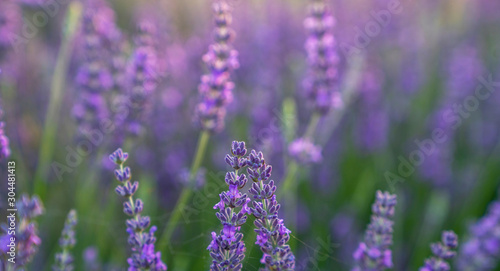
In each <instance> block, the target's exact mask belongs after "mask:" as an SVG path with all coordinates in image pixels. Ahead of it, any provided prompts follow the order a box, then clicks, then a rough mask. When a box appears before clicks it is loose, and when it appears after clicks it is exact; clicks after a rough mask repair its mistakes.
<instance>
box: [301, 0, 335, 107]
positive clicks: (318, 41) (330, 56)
mask: <svg viewBox="0 0 500 271" xmlns="http://www.w3.org/2000/svg"><path fill="white" fill-rule="evenodd" d="M334 25H335V19H334V18H333V16H332V15H331V13H330V10H329V8H328V6H327V4H326V3H325V1H324V0H312V2H311V3H310V6H309V16H308V17H307V18H306V20H305V21H304V26H305V28H306V30H307V32H308V34H309V36H308V38H307V40H306V44H305V47H306V51H307V58H308V63H309V71H308V76H307V79H306V81H305V86H306V90H307V96H308V98H309V99H310V100H311V101H312V102H313V104H314V108H315V110H316V111H317V112H318V113H320V114H326V113H328V111H329V110H330V109H331V108H332V107H340V105H341V97H340V92H339V90H338V84H337V80H338V69H337V65H338V62H339V57H338V55H337V49H336V46H337V45H336V41H335V37H334V35H333V27H334Z"/></svg>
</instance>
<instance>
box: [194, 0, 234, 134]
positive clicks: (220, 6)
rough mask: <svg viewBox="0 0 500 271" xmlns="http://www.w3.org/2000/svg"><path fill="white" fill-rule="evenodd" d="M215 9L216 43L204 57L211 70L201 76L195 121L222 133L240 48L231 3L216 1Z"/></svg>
mask: <svg viewBox="0 0 500 271" xmlns="http://www.w3.org/2000/svg"><path fill="white" fill-rule="evenodd" d="M213 9H214V12H215V32H214V43H213V44H212V45H210V46H209V49H208V53H206V54H205V55H204V56H203V61H204V62H205V64H206V65H207V68H208V70H209V73H207V74H205V75H203V76H202V77H201V84H200V85H199V87H198V90H199V93H200V97H201V101H200V103H199V104H198V105H197V107H196V110H195V121H196V122H197V123H198V124H199V125H200V127H201V128H202V129H203V130H207V131H210V132H219V131H221V130H222V129H223V128H224V117H225V115H226V106H227V105H228V104H229V103H231V101H232V99H233V94H232V90H233V88H234V83H233V82H231V80H230V77H231V72H232V71H233V70H234V69H236V68H238V66H239V64H238V60H237V55H238V53H237V51H236V50H234V49H233V46H232V45H231V41H232V39H233V36H234V34H233V31H232V29H230V28H229V26H230V25H231V20H232V18H231V13H230V6H229V5H228V4H227V3H226V2H225V1H217V2H215V3H214V4H213Z"/></svg>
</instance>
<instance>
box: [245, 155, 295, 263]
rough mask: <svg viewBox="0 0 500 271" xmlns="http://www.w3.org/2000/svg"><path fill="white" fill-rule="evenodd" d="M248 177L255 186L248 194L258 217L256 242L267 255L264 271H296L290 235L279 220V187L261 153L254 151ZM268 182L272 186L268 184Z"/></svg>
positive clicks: (262, 260)
mask: <svg viewBox="0 0 500 271" xmlns="http://www.w3.org/2000/svg"><path fill="white" fill-rule="evenodd" d="M247 165H248V169H247V172H248V175H249V177H250V179H252V181H253V184H252V187H251V188H250V190H249V191H248V193H249V194H250V195H252V198H253V200H254V202H253V208H250V211H251V212H252V214H253V215H254V216H255V222H254V225H255V227H256V229H255V231H256V232H257V242H255V244H257V245H259V246H260V249H261V250H262V252H263V253H264V255H263V256H262V259H261V263H263V264H264V265H265V266H266V269H265V270H294V269H295V256H294V255H293V253H292V250H291V249H290V246H289V245H287V243H288V241H289V240H290V233H291V231H290V230H288V229H287V228H286V227H285V224H284V223H283V219H280V218H279V217H278V211H279V209H280V205H279V204H278V202H277V201H276V195H275V192H276V186H275V185H274V181H273V180H271V181H269V178H271V171H272V167H271V166H270V165H267V164H266V162H265V160H264V155H263V154H262V152H259V153H257V152H256V151H255V150H252V152H251V153H250V156H249V158H248V160H247ZM268 181H269V182H268Z"/></svg>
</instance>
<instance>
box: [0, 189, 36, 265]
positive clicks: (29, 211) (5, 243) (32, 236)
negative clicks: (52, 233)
mask: <svg viewBox="0 0 500 271" xmlns="http://www.w3.org/2000/svg"><path fill="white" fill-rule="evenodd" d="M16 206H17V212H18V215H19V221H18V223H17V224H15V225H14V224H12V223H9V224H7V225H2V231H4V233H3V234H2V235H1V236H0V255H1V257H2V262H3V261H5V262H6V263H8V261H7V258H10V257H11V256H9V252H11V251H12V249H15V253H17V254H16V257H15V264H14V270H18V269H22V268H23V267H24V266H25V265H26V264H28V263H29V262H30V261H31V259H32V258H33V256H34V255H35V254H36V253H37V251H38V247H39V246H40V244H41V243H42V240H41V239H40V237H39V236H38V228H37V225H36V223H35V222H34V219H35V218H36V217H37V216H39V215H41V214H43V212H44V209H43V204H42V202H41V201H40V199H39V198H38V197H37V196H33V197H32V198H29V197H28V196H27V195H23V196H22V197H21V199H20V200H19V201H18V202H17V205H16ZM8 218H9V221H10V219H14V221H15V219H16V218H15V216H12V217H8ZM14 230H15V238H16V239H15V245H14V246H11V243H12V242H11V240H10V238H11V236H12V231H14Z"/></svg>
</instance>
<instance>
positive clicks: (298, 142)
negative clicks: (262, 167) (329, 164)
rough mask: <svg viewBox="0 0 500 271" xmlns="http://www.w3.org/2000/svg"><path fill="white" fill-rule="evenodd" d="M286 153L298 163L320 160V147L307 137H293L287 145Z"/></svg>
mask: <svg viewBox="0 0 500 271" xmlns="http://www.w3.org/2000/svg"><path fill="white" fill-rule="evenodd" d="M288 153H289V154H290V156H291V157H292V158H293V159H294V160H295V161H297V162H298V163H300V164H311V163H319V162H321V160H322V156H321V147H320V146H317V145H314V144H313V143H312V142H311V140H309V139H307V138H298V139H295V140H294V141H293V142H292V143H290V145H289V146H288Z"/></svg>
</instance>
